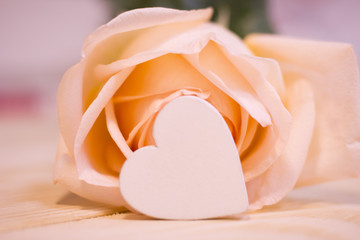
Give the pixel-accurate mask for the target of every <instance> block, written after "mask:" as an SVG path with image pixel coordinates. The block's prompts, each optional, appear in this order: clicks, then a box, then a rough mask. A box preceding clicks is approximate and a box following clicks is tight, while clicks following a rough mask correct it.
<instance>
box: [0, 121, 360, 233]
mask: <svg viewBox="0 0 360 240" xmlns="http://www.w3.org/2000/svg"><path fill="white" fill-rule="evenodd" d="M57 134H58V133H57V126H56V120H55V119H53V118H48V117H45V118H44V117H38V116H32V117H30V116H27V117H21V118H19V117H18V118H15V119H14V118H3V119H0V193H1V194H0V239H327V240H328V239H354V240H355V239H360V179H344V180H341V181H336V182H330V183H325V184H320V185H316V186H311V187H305V188H299V189H295V190H293V191H292V192H291V193H290V194H289V195H288V196H287V197H286V198H285V199H284V200H283V201H281V202H280V203H278V204H276V205H274V206H271V207H266V208H264V209H262V210H260V211H256V212H251V213H247V214H245V215H243V216H238V217H233V218H227V219H212V220H202V221H161V220H153V219H150V218H147V217H144V216H141V215H137V214H133V213H129V212H126V211H124V209H111V208H109V207H107V206H104V205H100V204H96V203H92V202H90V201H87V200H85V199H82V198H80V197H77V196H76V195H74V194H72V193H69V192H68V191H67V190H66V189H64V188H62V187H61V186H58V185H54V184H53V183H52V171H53V165H54V158H55V151H56V141H57ZM359 161H360V159H359Z"/></svg>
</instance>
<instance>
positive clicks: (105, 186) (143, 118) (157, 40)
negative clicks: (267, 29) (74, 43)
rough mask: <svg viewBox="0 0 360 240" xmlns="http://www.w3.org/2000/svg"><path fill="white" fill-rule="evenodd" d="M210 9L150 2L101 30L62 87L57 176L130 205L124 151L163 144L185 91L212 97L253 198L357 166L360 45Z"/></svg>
mask: <svg viewBox="0 0 360 240" xmlns="http://www.w3.org/2000/svg"><path fill="white" fill-rule="evenodd" d="M211 12H212V11H211V9H204V10H197V11H178V10H172V9H164V8H147V9H138V10H133V11H129V12H126V13H123V14H121V15H119V16H118V17H117V18H115V19H114V20H112V21H111V22H109V23H108V24H106V25H104V26H102V27H100V28H99V29H97V30H96V31H95V32H94V33H92V34H91V35H90V36H89V37H88V38H87V39H86V41H85V43H84V46H83V57H82V59H81V61H80V62H79V63H78V64H76V65H75V66H73V67H72V68H71V69H69V70H68V71H67V72H66V74H65V75H64V77H63V79H62V81H61V84H60V86H59V91H58V115H59V126H60V132H61V137H60V141H59V148H58V155H57V161H56V166H55V182H60V183H62V184H63V185H65V186H66V187H67V188H68V189H69V190H70V191H72V192H74V193H77V194H78V195H80V196H83V197H85V198H88V199H91V200H94V201H99V202H103V203H107V204H111V205H117V206H122V205H124V201H123V199H122V197H121V194H120V191H119V188H118V174H119V171H120V169H121V166H122V163H123V162H124V161H125V159H126V157H128V156H129V155H131V154H132V152H133V151H135V150H136V149H138V148H140V147H142V146H145V145H149V144H153V143H154V142H153V139H152V135H151V130H152V123H153V120H154V118H155V116H156V113H157V112H158V111H159V110H160V109H161V108H162V107H163V106H164V105H165V104H166V103H168V102H169V101H171V100H173V99H175V98H176V97H178V96H181V95H193V96H197V97H200V98H203V99H206V100H207V101H208V102H210V103H211V104H213V105H214V106H215V107H216V108H217V109H218V111H219V112H220V113H221V114H222V116H223V117H224V119H225V120H226V122H227V123H228V126H229V128H230V130H231V132H232V134H233V137H234V141H235V143H236V146H237V147H238V150H239V154H240V159H241V163H242V167H243V171H244V176H245V181H246V185H247V191H248V195H249V202H250V208H251V209H257V208H261V207H262V206H264V205H270V204H274V203H276V202H278V201H279V200H280V199H281V198H283V197H284V196H285V195H286V194H287V193H288V192H289V191H290V190H291V189H292V188H293V187H294V186H295V184H296V183H297V184H298V185H305V184H313V183H318V182H322V181H325V180H332V179H339V178H343V177H350V176H359V169H360V166H359V165H360V163H359V161H358V160H359V153H360V144H359V137H360V126H359V123H360V121H359V112H360V104H359V103H360V102H359V81H358V79H359V75H358V71H357V64H356V60H355V57H354V54H353V51H352V48H351V46H349V45H348V44H342V43H328V42H317V41H307V40H298V39H292V38H285V37H280V36H276V35H250V36H248V37H247V38H246V39H245V41H244V42H242V41H241V40H240V39H239V38H238V37H237V36H235V35H234V34H232V33H231V32H229V31H228V30H226V29H224V28H223V27H221V26H218V25H215V24H212V23H207V21H208V20H209V18H210V16H211Z"/></svg>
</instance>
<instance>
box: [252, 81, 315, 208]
mask: <svg viewBox="0 0 360 240" xmlns="http://www.w3.org/2000/svg"><path fill="white" fill-rule="evenodd" d="M286 92H287V96H288V98H287V100H288V101H287V108H288V110H289V112H290V113H291V115H292V116H293V121H292V123H291V129H290V136H289V139H288V141H287V143H286V146H285V148H284V151H283V152H282V154H281V156H280V157H279V159H277V161H275V162H274V163H273V164H272V165H271V167H270V168H268V169H267V171H266V172H265V173H263V174H261V175H259V176H258V177H256V178H255V179H253V180H251V181H249V182H247V183H246V187H247V192H248V197H249V203H250V206H249V208H250V209H251V210H255V209H259V208H261V207H263V206H264V205H271V204H274V203H276V202H278V201H279V200H281V199H282V198H283V197H284V196H285V195H286V194H287V193H289V192H290V191H291V189H292V188H293V187H294V185H295V183H296V180H297V179H298V177H299V175H300V173H301V170H302V167H303V165H304V163H305V160H306V156H307V153H308V149H309V144H310V141H311V136H312V133H313V128H314V122H315V105H314V99H313V95H312V89H311V86H310V85H309V84H308V83H307V82H306V81H302V80H298V81H295V82H293V83H291V85H288V87H287V90H286Z"/></svg>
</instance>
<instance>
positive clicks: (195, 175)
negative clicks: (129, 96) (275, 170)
mask: <svg viewBox="0 0 360 240" xmlns="http://www.w3.org/2000/svg"><path fill="white" fill-rule="evenodd" d="M153 137H154V140H155V142H156V146H147V147H143V148H140V149H138V150H137V151H135V152H134V153H133V154H132V155H131V156H130V157H129V158H128V159H127V160H126V161H125V163H124V165H123V167H122V169H121V172H120V177H119V179H120V191H121V194H122V196H123V198H124V199H125V201H126V202H127V204H128V206H127V207H128V208H130V209H132V210H134V211H136V212H140V213H142V214H144V215H148V216H151V217H155V218H160V219H206V218H215V217H223V216H228V215H233V214H239V213H242V212H244V211H246V210H247V209H248V197H247V192H246V186H245V181H244V176H243V172H242V169H241V163H240V158H239V154H238V151H237V149H236V146H235V143H234V140H233V138H232V135H231V133H230V130H229V128H228V126H227V124H226V122H225V120H224V119H223V118H222V116H221V115H220V113H219V112H218V111H217V110H216V109H215V108H214V107H213V106H212V105H211V104H210V103H208V102H206V101H205V100H202V99H200V98H197V97H193V96H184V97H179V98H177V99H175V100H173V101H171V102H170V103H168V104H167V105H166V106H165V107H164V108H163V109H162V110H161V111H160V112H159V113H158V116H157V118H156V120H155V122H154V128H153Z"/></svg>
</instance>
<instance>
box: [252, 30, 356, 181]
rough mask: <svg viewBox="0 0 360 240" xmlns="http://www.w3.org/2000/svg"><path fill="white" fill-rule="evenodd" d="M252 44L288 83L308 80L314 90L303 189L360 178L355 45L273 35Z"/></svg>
mask: <svg viewBox="0 0 360 240" xmlns="http://www.w3.org/2000/svg"><path fill="white" fill-rule="evenodd" d="M246 43H247V44H248V45H249V46H250V48H251V49H252V50H253V52H254V53H255V54H256V55H258V56H261V57H268V58H273V59H275V60H276V61H278V62H279V64H280V67H281V71H282V73H283V75H284V79H285V81H286V84H290V83H291V82H293V81H296V80H297V79H306V80H307V81H308V83H309V84H311V86H312V89H313V91H314V98H315V105H316V123H315V129H314V136H313V138H312V142H311V145H310V152H309V155H308V157H307V161H306V164H305V167H304V170H303V172H302V175H301V177H300V179H299V181H298V186H301V185H307V184H316V183H320V182H323V181H328V180H335V179H340V178H347V177H355V176H360V161H359V159H360V121H359V119H360V82H359V72H358V66H357V62H356V58H355V55H354V51H353V49H352V47H351V46H350V45H349V44H344V43H332V42H320V41H310V40H300V39H292V38H286V37H280V36H269V35H250V36H249V37H247V38H246ZM296 152H298V150H296Z"/></svg>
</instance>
